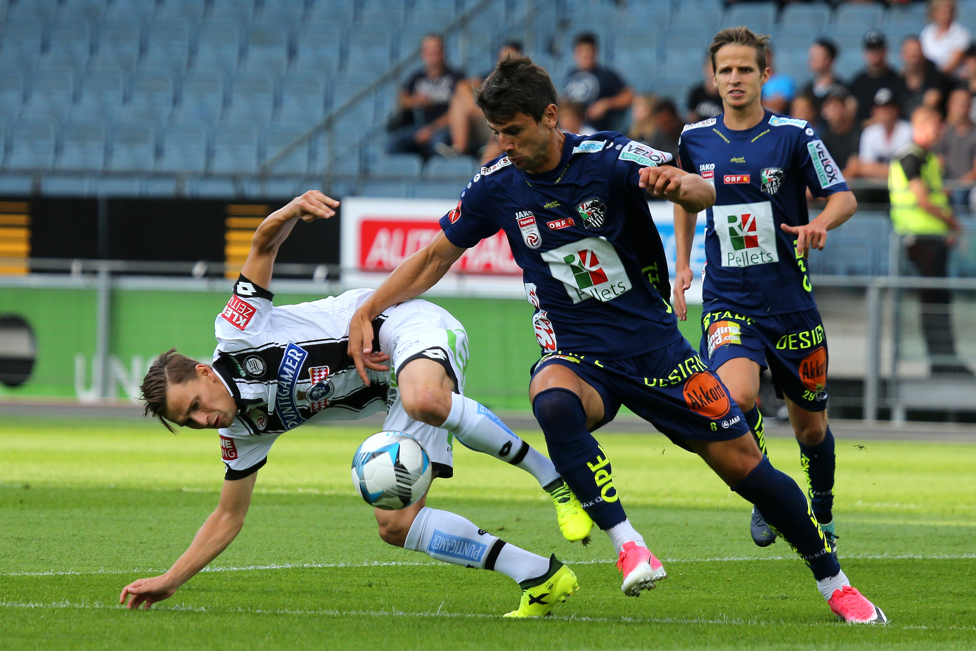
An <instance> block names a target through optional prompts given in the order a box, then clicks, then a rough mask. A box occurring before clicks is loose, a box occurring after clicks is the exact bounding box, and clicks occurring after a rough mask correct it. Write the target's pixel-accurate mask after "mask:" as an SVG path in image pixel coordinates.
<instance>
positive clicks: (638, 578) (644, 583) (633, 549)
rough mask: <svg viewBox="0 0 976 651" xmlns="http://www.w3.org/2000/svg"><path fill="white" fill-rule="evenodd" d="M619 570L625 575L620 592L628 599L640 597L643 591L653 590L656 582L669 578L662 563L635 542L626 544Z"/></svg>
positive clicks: (619, 561) (618, 566) (619, 560)
mask: <svg viewBox="0 0 976 651" xmlns="http://www.w3.org/2000/svg"><path fill="white" fill-rule="evenodd" d="M617 569H618V570H620V571H621V572H623V574H624V582H623V585H621V586H620V590H621V591H622V592H623V593H624V594H625V595H627V596H628V597H639V596H640V593H641V590H653V589H654V583H655V582H656V581H662V580H664V579H666V578H668V573H667V572H665V571H664V566H663V565H661V561H659V560H657V558H656V557H655V556H654V554H652V553H651V552H650V550H649V549H647V547H641V546H640V545H638V544H637V543H635V542H628V543H624V548H623V551H621V552H620V558H619V559H618V560H617Z"/></svg>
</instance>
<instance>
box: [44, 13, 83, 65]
mask: <svg viewBox="0 0 976 651" xmlns="http://www.w3.org/2000/svg"><path fill="white" fill-rule="evenodd" d="M91 46H92V37H91V28H90V27H89V26H88V25H85V24H83V23H79V22H75V21H58V22H56V23H54V24H53V25H51V28H50V30H49V32H48V46H47V48H48V52H59V53H65V54H69V55H71V56H73V57H76V58H77V59H79V60H80V61H88V57H89V55H90V54H91V49H92V47H91Z"/></svg>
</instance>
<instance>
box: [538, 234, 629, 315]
mask: <svg viewBox="0 0 976 651" xmlns="http://www.w3.org/2000/svg"><path fill="white" fill-rule="evenodd" d="M542 259H543V260H544V261H545V262H547V263H548V264H549V272H550V273H551V274H552V277H553V278H555V279H556V280H559V281H561V282H562V283H563V285H564V286H565V288H566V293H567V294H569V297H570V298H571V299H572V300H573V303H579V302H581V301H585V300H587V299H590V298H595V299H597V300H598V301H601V302H607V301H612V300H613V299H615V298H617V297H618V296H620V295H622V294H624V293H625V292H628V291H630V289H631V282H630V278H629V277H628V276H627V270H626V269H625V268H624V264H623V262H622V261H621V260H620V256H619V255H617V252H616V250H614V248H613V245H612V244H610V242H608V241H607V240H606V239H604V238H602V237H599V238H598V237H589V238H586V239H584V240H580V241H578V242H573V243H571V244H566V245H565V246H560V247H558V248H555V249H552V250H551V251H545V252H543V253H542Z"/></svg>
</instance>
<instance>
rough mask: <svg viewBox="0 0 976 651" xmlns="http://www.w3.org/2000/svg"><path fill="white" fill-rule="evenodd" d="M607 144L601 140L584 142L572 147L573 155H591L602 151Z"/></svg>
mask: <svg viewBox="0 0 976 651" xmlns="http://www.w3.org/2000/svg"><path fill="white" fill-rule="evenodd" d="M606 144H607V143H606V142H605V141H603V140H584V141H583V142H581V143H580V144H578V145H576V146H575V147H573V153H574V154H593V153H595V152H598V151H603V147H604V146H605V145H606Z"/></svg>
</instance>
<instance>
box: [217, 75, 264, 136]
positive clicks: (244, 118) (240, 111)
mask: <svg viewBox="0 0 976 651" xmlns="http://www.w3.org/2000/svg"><path fill="white" fill-rule="evenodd" d="M273 112H274V80H273V79H272V77H271V76H269V75H267V74H262V73H253V74H252V73H241V74H239V75H237V77H236V78H235V79H234V85H233V87H232V88H231V92H230V95H229V103H228V106H227V110H226V112H225V115H224V119H225V120H231V121H235V122H254V123H256V124H259V125H264V124H267V123H268V122H270V121H271V115H272V113H273Z"/></svg>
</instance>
